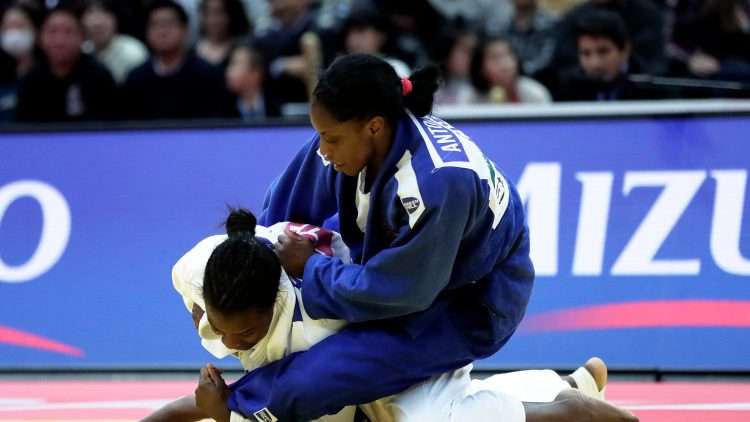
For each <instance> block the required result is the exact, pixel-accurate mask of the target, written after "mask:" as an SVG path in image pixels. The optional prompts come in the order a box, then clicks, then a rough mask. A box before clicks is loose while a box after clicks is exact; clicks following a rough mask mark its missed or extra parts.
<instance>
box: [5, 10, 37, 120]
mask: <svg viewBox="0 0 750 422" xmlns="http://www.w3.org/2000/svg"><path fill="white" fill-rule="evenodd" d="M38 24H39V11H37V10H34V9H33V8H31V7H29V6H26V5H23V4H14V5H12V6H10V7H9V8H8V9H6V10H5V12H4V13H3V14H2V19H1V20H0V47H2V49H0V121H8V120H12V119H13V115H14V113H15V108H16V104H17V102H18V99H17V90H18V82H19V80H20V79H21V78H22V77H23V76H24V75H26V74H27V73H28V72H29V70H31V68H32V67H33V66H34V61H35V60H34V59H35V55H36V52H35V49H34V46H35V44H36V34H37V29H38Z"/></svg>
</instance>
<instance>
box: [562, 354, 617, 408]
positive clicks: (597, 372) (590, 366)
mask: <svg viewBox="0 0 750 422" xmlns="http://www.w3.org/2000/svg"><path fill="white" fill-rule="evenodd" d="M583 369H584V370H585V371H586V372H588V373H589V374H590V375H591V378H593V381H594V384H596V387H595V388H596V391H589V390H592V389H593V388H594V385H589V383H588V382H584V385H578V382H576V375H575V373H573V374H571V375H568V376H564V377H562V378H563V380H565V381H566V382H567V383H568V384H570V386H571V387H573V388H577V389H579V390H582V391H584V393H587V394H588V395H589V396H593V397H594V398H599V399H602V398H604V396H603V394H602V393H601V392H602V390H603V389H604V387H606V386H607V371H608V370H607V364H605V363H604V361H603V360H601V359H600V358H598V357H596V356H595V357H592V358H590V359H589V360H587V361H586V363H584V364H583ZM579 371H581V369H580V368H579V369H578V370H576V372H579ZM579 381H585V380H581V379H580V377H579Z"/></svg>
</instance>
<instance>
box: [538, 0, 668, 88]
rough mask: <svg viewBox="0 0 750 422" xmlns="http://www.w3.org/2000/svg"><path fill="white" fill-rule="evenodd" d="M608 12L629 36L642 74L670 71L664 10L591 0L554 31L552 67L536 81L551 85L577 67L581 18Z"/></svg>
mask: <svg viewBox="0 0 750 422" xmlns="http://www.w3.org/2000/svg"><path fill="white" fill-rule="evenodd" d="M601 10H605V11H609V12H612V13H614V14H616V15H618V16H619V17H620V18H621V19H622V20H623V22H625V28H626V29H627V31H628V33H629V34H630V37H631V38H630V45H631V51H630V54H631V56H632V57H633V60H634V61H635V62H637V63H638V65H639V67H640V68H641V70H642V71H643V72H645V73H649V74H663V73H665V72H666V70H667V65H666V63H667V62H666V56H665V51H664V50H665V44H666V41H665V38H666V37H665V34H664V18H663V15H662V12H661V10H660V9H659V8H658V7H657V6H655V5H654V4H653V3H652V2H651V0H588V1H587V2H585V3H583V4H581V5H579V6H577V7H575V8H573V9H572V10H570V11H569V12H568V13H567V14H565V16H563V18H562V20H561V21H560V22H559V23H558V25H557V26H556V28H555V32H556V35H555V38H556V40H557V43H556V46H555V53H554V55H553V59H552V61H551V62H550V64H549V65H548V66H547V67H546V68H545V69H543V70H541V71H540V72H539V74H537V75H536V76H537V78H538V79H539V80H540V81H541V82H543V83H545V84H548V87H549V88H550V89H551V90H552V91H553V92H554V91H555V90H557V88H556V87H554V86H552V85H550V84H551V83H554V81H555V80H556V79H557V75H558V72H560V71H561V70H568V69H569V68H570V67H571V66H575V65H576V64H577V63H578V49H577V42H576V38H577V33H576V24H577V22H578V21H579V20H580V19H581V17H582V16H585V15H588V14H590V13H591V12H595V11H601Z"/></svg>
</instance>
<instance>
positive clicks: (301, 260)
mask: <svg viewBox="0 0 750 422" xmlns="http://www.w3.org/2000/svg"><path fill="white" fill-rule="evenodd" d="M313 253H315V246H314V245H313V242H312V241H311V240H309V239H307V238H305V237H303V236H300V235H299V234H297V233H295V232H293V231H291V230H289V229H285V230H284V234H282V235H281V236H279V241H278V243H277V244H276V255H278V256H279V261H281V266H283V267H284V271H286V273H287V274H288V275H289V276H291V277H296V278H301V277H302V274H303V273H304V272H305V264H306V263H307V260H308V259H309V258H310V256H312V254H313Z"/></svg>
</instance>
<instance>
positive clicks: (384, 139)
mask: <svg viewBox="0 0 750 422" xmlns="http://www.w3.org/2000/svg"><path fill="white" fill-rule="evenodd" d="M394 136H395V133H394V131H393V128H391V127H390V125H385V126H384V127H383V132H382V135H381V136H379V137H378V138H377V139H376V140H375V142H374V151H373V154H372V157H371V158H370V161H368V162H367V174H366V177H365V180H366V182H365V183H366V185H367V186H368V187H369V186H372V183H373V182H374V181H375V178H376V177H377V175H378V173H380V169H381V168H382V167H383V163H385V159H386V157H387V156H388V152H390V150H391V146H392V145H393V140H394V139H393V138H394Z"/></svg>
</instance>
